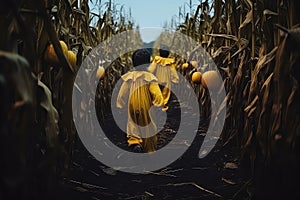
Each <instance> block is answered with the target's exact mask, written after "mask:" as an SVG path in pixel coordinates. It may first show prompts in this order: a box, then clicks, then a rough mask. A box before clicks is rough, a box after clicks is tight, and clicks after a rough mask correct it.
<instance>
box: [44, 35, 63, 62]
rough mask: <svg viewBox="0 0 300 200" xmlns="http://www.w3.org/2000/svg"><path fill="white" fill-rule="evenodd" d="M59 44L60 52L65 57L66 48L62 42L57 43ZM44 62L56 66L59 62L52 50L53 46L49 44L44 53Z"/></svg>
mask: <svg viewBox="0 0 300 200" xmlns="http://www.w3.org/2000/svg"><path fill="white" fill-rule="evenodd" d="M59 43H60V46H61V48H62V51H63V53H64V54H65V55H67V53H68V46H67V45H66V43H65V42H64V41H62V40H61V41H59ZM44 56H45V60H46V61H47V62H49V63H55V64H58V63H59V60H58V57H57V55H56V53H55V50H54V47H53V44H50V45H49V46H48V47H47V49H46V51H45V55H44Z"/></svg>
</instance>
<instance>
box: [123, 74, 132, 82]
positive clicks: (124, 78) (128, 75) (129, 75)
mask: <svg viewBox="0 0 300 200" xmlns="http://www.w3.org/2000/svg"><path fill="white" fill-rule="evenodd" d="M121 78H122V80H123V81H129V80H132V79H133V72H127V73H126V74H124V75H123V76H121Z"/></svg>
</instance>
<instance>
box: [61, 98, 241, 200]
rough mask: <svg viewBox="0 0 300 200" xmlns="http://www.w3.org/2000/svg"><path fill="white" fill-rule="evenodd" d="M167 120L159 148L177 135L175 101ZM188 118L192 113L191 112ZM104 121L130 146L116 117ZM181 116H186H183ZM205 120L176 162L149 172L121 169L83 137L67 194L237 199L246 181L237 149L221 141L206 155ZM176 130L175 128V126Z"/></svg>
mask: <svg viewBox="0 0 300 200" xmlns="http://www.w3.org/2000/svg"><path fill="white" fill-rule="evenodd" d="M169 110H170V111H168V120H167V122H166V125H165V127H164V129H163V131H161V132H160V133H159V136H158V137H159V141H158V147H159V148H161V147H162V146H164V145H165V144H167V143H168V142H169V141H170V140H172V138H173V137H174V135H175V134H176V131H175V130H176V126H177V124H178V119H177V118H178V116H180V109H179V108H178V104H177V102H176V99H174V98H173V99H172V100H171V104H170V109H169ZM187 117H188V116H187ZM106 120H107V121H104V122H103V124H105V126H106V127H105V130H106V131H107V132H108V133H107V134H110V135H109V136H108V138H110V139H111V140H112V141H113V142H114V143H115V144H117V145H118V146H120V147H122V148H124V149H126V148H127V147H126V140H125V136H124V134H121V133H119V132H118V131H119V130H118V129H117V128H116V125H115V124H114V120H113V119H112V117H111V116H110V117H108V118H106ZM179 120H180V119H179ZM206 124H207V123H205V120H202V121H201V122H200V128H199V130H198V133H197V136H196V139H195V140H194V142H193V143H192V145H191V147H190V148H189V149H188V151H187V152H185V154H184V155H183V156H182V157H181V158H180V159H178V160H177V161H175V162H174V163H172V164H171V165H170V166H168V167H166V168H164V169H161V170H159V171H156V172H153V173H149V174H143V175H141V174H128V173H124V172H120V171H115V170H113V169H111V168H109V167H107V166H105V165H103V164H102V163H100V162H99V161H97V160H96V159H95V158H93V156H92V155H91V154H89V153H88V152H87V150H86V149H85V147H84V146H83V145H82V144H81V142H80V141H78V142H77V144H76V147H75V152H74V160H73V166H72V170H71V174H70V177H68V178H65V179H64V180H62V187H63V194H62V195H63V196H64V197H65V198H67V199H72V200H75V199H76V200H77V199H78V200H79V199H80V200H85V199H94V200H97V199H232V197H234V195H236V194H238V195H237V196H236V198H237V199H241V198H242V196H245V193H244V192H238V191H240V190H241V188H242V186H243V185H244V184H245V180H246V179H245V178H244V179H243V178H242V176H241V173H240V170H239V168H236V167H237V165H236V164H238V163H237V162H238V160H237V156H236V155H238V153H239V152H235V151H234V148H232V147H230V146H226V147H225V148H224V147H222V146H221V142H219V143H218V144H217V146H216V147H215V148H214V149H213V150H212V152H211V153H210V154H209V155H208V156H206V157H205V158H203V159H201V160H200V159H199V158H198V151H199V148H200V146H201V143H202V141H203V138H204V136H205V127H206ZM174 129H175V130H174Z"/></svg>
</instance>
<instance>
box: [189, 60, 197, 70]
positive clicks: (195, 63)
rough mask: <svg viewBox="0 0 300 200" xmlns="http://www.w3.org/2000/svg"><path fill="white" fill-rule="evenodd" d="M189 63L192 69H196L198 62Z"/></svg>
mask: <svg viewBox="0 0 300 200" xmlns="http://www.w3.org/2000/svg"><path fill="white" fill-rule="evenodd" d="M190 63H191V65H192V66H193V67H194V68H196V67H198V62H197V61H195V60H192V61H191V62H190Z"/></svg>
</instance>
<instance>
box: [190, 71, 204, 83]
mask: <svg viewBox="0 0 300 200" xmlns="http://www.w3.org/2000/svg"><path fill="white" fill-rule="evenodd" d="M201 79H202V74H201V72H194V73H193V75H192V81H193V83H201Z"/></svg>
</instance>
